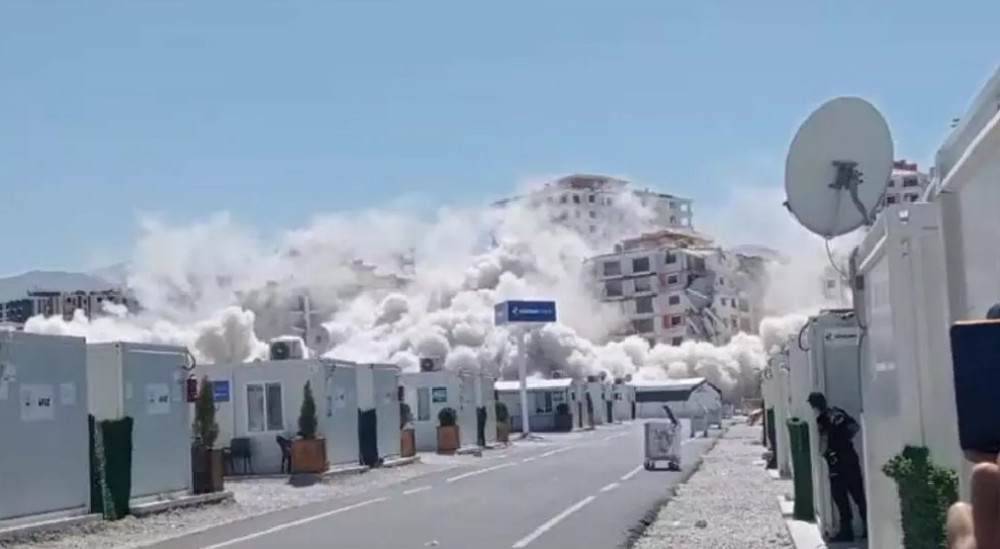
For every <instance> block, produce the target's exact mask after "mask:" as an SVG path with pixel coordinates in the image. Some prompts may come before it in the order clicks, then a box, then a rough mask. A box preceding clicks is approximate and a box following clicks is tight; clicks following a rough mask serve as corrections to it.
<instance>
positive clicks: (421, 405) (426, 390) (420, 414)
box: [417, 387, 431, 421]
mask: <svg viewBox="0 0 1000 549" xmlns="http://www.w3.org/2000/svg"><path fill="white" fill-rule="evenodd" d="M430 419H431V389H430V387H418V388H417V421H430Z"/></svg>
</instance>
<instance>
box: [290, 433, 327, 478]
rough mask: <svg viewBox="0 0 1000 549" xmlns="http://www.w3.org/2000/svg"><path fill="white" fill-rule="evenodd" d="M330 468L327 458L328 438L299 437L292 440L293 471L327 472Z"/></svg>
mask: <svg viewBox="0 0 1000 549" xmlns="http://www.w3.org/2000/svg"><path fill="white" fill-rule="evenodd" d="M329 468H330V463H329V462H328V461H327V460H326V439H324V438H297V439H295V440H293V441H292V473H316V474H319V473H325V472H326V470H327V469H329Z"/></svg>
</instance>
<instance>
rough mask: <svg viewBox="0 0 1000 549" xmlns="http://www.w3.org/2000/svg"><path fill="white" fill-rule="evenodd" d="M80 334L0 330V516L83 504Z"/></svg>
mask: <svg viewBox="0 0 1000 549" xmlns="http://www.w3.org/2000/svg"><path fill="white" fill-rule="evenodd" d="M86 372H87V358H86V342H85V341H84V339H83V338H76V337H65V336H49V335H39V334H30V333H23V332H12V331H4V330H0V433H3V437H4V441H5V444H4V447H3V449H2V450H0V519H9V518H15V517H23V516H29V515H36V514H40V513H46V512H53V511H63V510H70V509H74V510H75V509H83V508H87V507H89V506H90V472H89V464H90V458H89V441H88V434H87V378H86Z"/></svg>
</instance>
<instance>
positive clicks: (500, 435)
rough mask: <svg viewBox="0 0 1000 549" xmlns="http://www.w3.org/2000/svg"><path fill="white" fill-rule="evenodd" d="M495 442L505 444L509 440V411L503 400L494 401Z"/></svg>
mask: <svg viewBox="0 0 1000 549" xmlns="http://www.w3.org/2000/svg"><path fill="white" fill-rule="evenodd" d="M496 416H497V442H500V443H502V444H507V443H508V442H509V441H510V412H508V411H507V405H506V404H504V403H503V402H500V401H497V403H496Z"/></svg>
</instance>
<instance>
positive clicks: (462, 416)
mask: <svg viewBox="0 0 1000 549" xmlns="http://www.w3.org/2000/svg"><path fill="white" fill-rule="evenodd" d="M459 379H460V380H461V389H460V390H459V392H458V399H459V404H458V407H459V410H458V429H459V433H458V436H459V440H460V441H461V445H462V446H472V445H474V444H475V443H476V382H475V380H474V379H472V378H471V377H460V378H459Z"/></svg>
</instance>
